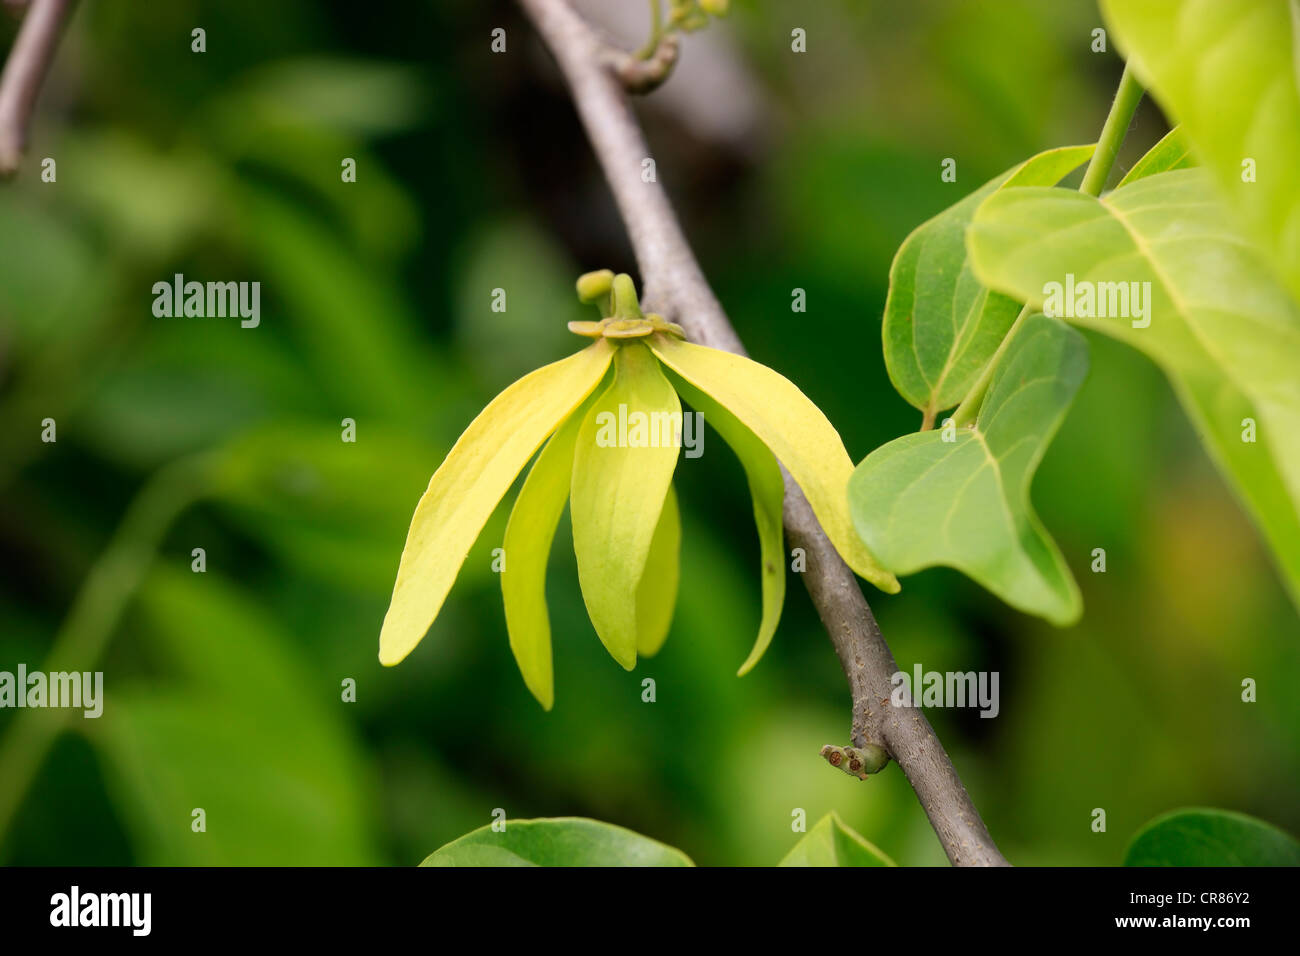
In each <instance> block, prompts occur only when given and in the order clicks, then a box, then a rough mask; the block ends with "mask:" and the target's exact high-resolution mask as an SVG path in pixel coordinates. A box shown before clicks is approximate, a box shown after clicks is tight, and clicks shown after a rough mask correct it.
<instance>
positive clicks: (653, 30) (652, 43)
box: [636, 0, 664, 60]
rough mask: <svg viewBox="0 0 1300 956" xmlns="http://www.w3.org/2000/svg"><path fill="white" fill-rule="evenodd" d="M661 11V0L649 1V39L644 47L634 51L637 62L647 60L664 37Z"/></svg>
mask: <svg viewBox="0 0 1300 956" xmlns="http://www.w3.org/2000/svg"><path fill="white" fill-rule="evenodd" d="M663 19H664V17H663V9H662V5H661V0H650V39H649V40H646V43H645V46H643V47H642V48H641V49H639V50H637V51H636V58H637V59H638V60H648V59H650V57H652V56H654V53H655V50H657V49H658V48H659V41H660V40H661V39H662V38H663V35H664V24H663Z"/></svg>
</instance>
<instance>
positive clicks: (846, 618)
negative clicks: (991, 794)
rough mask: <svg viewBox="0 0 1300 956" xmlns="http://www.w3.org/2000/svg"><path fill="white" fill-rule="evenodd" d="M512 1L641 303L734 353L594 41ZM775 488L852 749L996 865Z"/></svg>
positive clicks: (583, 30) (849, 576)
mask: <svg viewBox="0 0 1300 956" xmlns="http://www.w3.org/2000/svg"><path fill="white" fill-rule="evenodd" d="M520 3H521V5H522V6H523V8H524V10H525V12H526V13H527V14H528V16H529V18H530V19H531V20H532V21H533V23H534V25H535V26H536V27H537V30H538V32H539V33H541V35H542V38H543V39H544V40H545V41H546V44H547V46H548V47H550V49H551V52H552V54H553V55H554V56H555V59H556V61H557V62H558V63H559V66H560V70H561V72H562V73H563V74H564V77H565V79H566V81H567V82H568V85H569V88H570V91H571V92H572V95H573V100H574V104H575V105H576V107H577V110H578V115H579V117H580V118H581V119H582V123H583V126H584V127H585V129H586V131H587V136H588V138H589V139H590V140H591V144H592V147H593V148H594V149H595V152H596V156H597V158H598V159H599V161H600V165H601V168H602V169H603V170H604V173H605V178H606V179H607V180H608V182H609V186H610V189H611V190H612V192H613V194H614V200H615V202H616V203H617V205H618V209H619V212H620V214H621V215H622V218H623V222H624V224H625V225H626V228H627V231H628V234H629V237H630V238H631V241H632V248H633V250H634V252H635V254H636V259H637V265H638V267H639V268H640V271H641V277H642V280H643V282H644V286H645V296H644V300H645V305H646V308H647V309H648V310H651V311H656V312H659V313H661V314H663V315H664V316H665V317H667V318H668V319H669V320H670V321H675V322H677V323H679V324H680V325H681V326H683V328H685V329H686V332H687V334H688V336H689V337H690V338H691V340H692V341H695V342H698V343H700V344H702V345H708V346H711V347H713V348H717V349H725V350H727V351H730V352H735V353H737V354H740V355H744V354H745V350H744V347H743V346H742V345H741V342H740V338H739V337H738V336H737V335H736V331H735V329H733V328H732V326H731V323H730V322H729V321H728V319H727V316H726V313H725V312H724V311H723V309H722V306H721V305H720V304H719V303H718V300H717V297H716V296H714V294H713V290H712V289H711V288H710V287H709V283H708V281H707V280H706V279H705V278H704V274H703V272H702V271H701V270H700V266H699V263H698V262H696V260H695V255H694V253H692V251H691V248H690V246H689V244H688V243H687V241H686V237H685V236H684V235H683V234H682V230H681V226H680V225H679V224H678V221H677V217H676V215H675V214H674V213H673V210H672V206H671V205H670V204H669V202H668V197H667V195H666V193H665V192H664V190H663V187H662V186H661V185H659V184H658V183H657V182H654V181H652V182H646V181H644V179H643V178H642V161H643V160H645V159H648V158H650V151H649V149H648V148H647V147H646V143H645V138H644V136H643V135H642V132H641V128H640V126H639V125H638V123H637V121H636V118H635V117H634V115H633V112H632V107H631V104H630V103H629V101H628V98H627V95H626V93H625V92H624V90H623V88H622V84H621V83H620V82H619V81H618V80H617V79H616V78H615V76H614V75H613V74H612V73H611V72H610V70H609V69H608V68H607V67H606V66H605V65H603V64H604V56H605V53H604V51H605V49H606V47H605V44H604V43H603V41H602V40H601V39H600V37H599V36H597V34H596V33H595V31H594V30H592V28H591V27H590V26H589V25H588V24H587V23H586V21H584V20H583V19H582V18H581V17H580V16H579V15H578V14H577V13H575V12H574V11H573V9H572V8H571V7H570V6H569V5H568V3H567V2H565V0H520ZM785 487H786V496H785V527H786V534H787V537H788V539H789V542H790V543H791V545H793V546H794V547H798V548H803V549H804V551H805V553H806V555H807V559H808V565H807V570H806V571H805V572H804V575H803V578H804V582H805V584H806V585H807V587H808V593H809V594H810V595H811V596H812V600H813V603H814V604H815V605H816V607H817V613H818V614H819V615H820V617H821V620H822V623H823V624H824V625H825V627H826V630H827V633H828V634H829V635H830V638H831V642H832V643H833V644H834V646H835V651H836V653H837V654H838V655H839V659H840V664H841V665H842V666H843V668H844V673H845V675H846V676H847V677H848V681H849V688H850V690H851V692H852V696H853V723H852V741H853V744H854V745H855V746H858V747H864V746H867V745H869V744H875V745H878V746H883V747H884V748H885V749H886V750H887V751H888V752H889V753H890V755H891V756H892V757H893V758H894V760H896V761H897V762H898V764H899V766H900V767H902V768H903V772H904V773H905V774H906V775H907V779H908V780H909V781H910V782H911V784H912V789H913V790H914V791H916V796H917V799H918V800H919V801H920V803H921V806H922V807H923V808H924V809H925V812H926V815H927V816H928V817H929V818H930V823H931V825H932V826H933V827H934V830H935V833H936V834H937V835H938V837H939V841H940V843H942V844H943V848H944V851H945V852H946V853H947V854H948V859H950V860H951V861H952V862H953V864H955V865H958V866H981V865H983V866H1005V865H1007V863H1006V860H1005V859H1003V857H1002V854H1001V853H999V852H998V848H997V846H996V845H995V844H994V843H993V839H992V837H990V836H989V832H988V829H987V828H986V827H985V826H984V821H983V820H981V819H980V815H979V811H977V810H976V809H975V805H974V803H972V802H971V799H970V796H969V795H968V794H967V793H966V788H965V787H963V786H962V783H961V780H960V779H959V778H958V776H957V772H956V771H955V770H954V769H953V766H952V761H951V760H949V759H948V755H947V753H945V752H944V749H943V745H942V744H940V743H939V740H938V738H937V737H936V736H935V734H934V730H933V729H932V728H931V727H930V723H929V721H928V720H926V718H925V715H924V714H923V713H922V711H921V710H919V709H917V708H911V707H908V708H901V707H892V706H890V703H889V696H890V691H891V689H892V686H891V682H890V678H891V677H892V675H893V674H895V673H897V672H898V664H897V663H896V662H895V660H894V656H893V654H891V653H890V650H889V647H888V645H886V644H885V641H884V638H883V637H881V634H880V628H879V627H878V626H877V624H876V620H875V617H874V616H873V615H872V613H871V608H870V607H869V606H868V605H867V601H866V598H864V597H863V595H862V590H861V588H860V587H859V585H858V582H857V579H856V578H855V577H854V575H853V572H852V571H850V570H849V568H848V566H847V565H845V563H844V561H843V559H841V558H840V556H839V554H838V553H837V552H836V550H835V548H834V547H833V546H832V545H831V543H830V541H829V540H828V539H827V537H826V535H825V533H824V532H823V531H822V529H821V526H820V525H819V524H818V523H817V519H816V518H815V517H814V516H813V513H812V508H811V507H809V505H808V502H807V500H806V499H805V498H804V496H803V493H802V492H801V491H800V490H799V487H798V485H796V484H795V483H794V481H793V480H792V479H791V478H790V476H789V475H788V474H787V475H786V476H785Z"/></svg>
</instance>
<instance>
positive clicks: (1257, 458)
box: [969, 169, 1300, 603]
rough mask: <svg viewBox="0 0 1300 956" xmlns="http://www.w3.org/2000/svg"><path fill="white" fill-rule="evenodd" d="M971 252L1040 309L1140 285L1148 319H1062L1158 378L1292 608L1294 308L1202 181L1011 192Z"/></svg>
mask: <svg viewBox="0 0 1300 956" xmlns="http://www.w3.org/2000/svg"><path fill="white" fill-rule="evenodd" d="M969 243H970V249H971V257H972V262H973V263H974V265H975V269H976V271H977V273H978V274H979V275H980V277H981V278H982V279H983V280H984V281H986V282H987V283H988V284H989V285H990V286H992V287H994V288H996V289H999V290H1000V291H1003V292H1006V293H1008V294H1010V295H1015V296H1019V297H1022V298H1024V299H1025V300H1026V301H1028V302H1030V303H1031V304H1033V305H1034V306H1035V307H1039V308H1041V307H1043V306H1044V304H1045V303H1046V302H1047V301H1048V298H1049V293H1052V294H1053V295H1052V298H1057V297H1056V296H1055V295H1054V293H1055V292H1056V289H1055V288H1052V287H1050V286H1049V284H1050V283H1059V284H1062V285H1064V284H1065V283H1066V282H1067V279H1068V277H1070V276H1073V280H1072V281H1073V283H1074V286H1075V288H1076V289H1077V288H1080V287H1081V286H1080V284H1081V283H1088V284H1091V285H1090V286H1089V287H1096V288H1104V287H1102V286H1100V285H1097V284H1099V283H1111V284H1123V285H1126V286H1127V285H1128V284H1129V283H1133V282H1138V283H1149V284H1150V286H1149V288H1150V296H1149V301H1148V303H1147V317H1146V319H1134V318H1130V317H1129V316H1127V315H1122V316H1102V317H1088V316H1078V315H1073V316H1072V315H1070V314H1069V312H1070V310H1067V309H1065V308H1062V311H1065V312H1066V315H1065V318H1066V319H1067V320H1068V321H1071V322H1075V323H1077V324H1080V325H1084V326H1087V327H1089V328H1093V329H1096V330H1098V331H1100V332H1104V333H1106V334H1107V335H1111V336H1114V337H1115V338H1117V339H1119V340H1120V341H1123V342H1126V343H1128V344H1129V345H1131V346H1133V347H1134V348H1136V349H1138V350H1140V351H1142V352H1144V353H1146V354H1147V355H1148V356H1149V357H1150V358H1152V359H1153V360H1154V361H1155V362H1156V363H1157V364H1158V365H1160V366H1161V367H1162V368H1163V369H1164V371H1165V373H1166V374H1167V375H1168V376H1169V378H1170V380H1171V381H1172V383H1173V386H1174V390H1175V391H1176V392H1177V394H1178V396H1179V398H1180V399H1181V400H1182V403H1183V405H1184V407H1185V408H1186V409H1187V412H1188V415H1189V416H1190V417H1191V419H1192V422H1193V424H1194V425H1195V426H1196V430H1197V432H1198V433H1199V434H1200V435H1201V438H1202V440H1203V441H1204V442H1205V444H1206V446H1207V448H1208V449H1209V451H1210V453H1211V455H1212V457H1213V458H1214V459H1215V460H1216V462H1217V463H1218V464H1219V467H1220V468H1221V469H1222V470H1223V471H1224V472H1225V473H1226V475H1227V477H1228V479H1229V481H1230V482H1231V483H1233V484H1235V485H1236V487H1237V489H1238V491H1239V492H1240V494H1241V496H1242V497H1243V499H1244V500H1245V503H1246V505H1247V507H1248V509H1249V511H1250V512H1251V514H1252V515H1253V516H1254V518H1255V521H1256V523H1257V524H1258V525H1259V527H1260V528H1261V530H1262V531H1263V532H1264V535H1265V537H1266V538H1267V539H1268V541H1269V544H1270V545H1271V546H1272V548H1273V551H1274V553H1275V554H1276V556H1277V559H1278V562H1279V564H1280V565H1281V568H1282V571H1283V578H1284V581H1285V582H1286V584H1287V586H1288V588H1289V589H1290V590H1291V593H1292V596H1293V598H1295V600H1296V601H1297V603H1300V442H1297V441H1296V440H1295V436H1296V435H1297V434H1300V307H1297V305H1296V303H1295V302H1293V301H1292V300H1291V299H1290V298H1288V296H1287V294H1286V293H1285V291H1284V290H1283V289H1282V287H1281V286H1280V285H1279V284H1278V283H1277V282H1276V280H1274V279H1273V277H1272V275H1271V273H1270V271H1269V269H1268V267H1267V265H1266V264H1265V263H1264V262H1263V260H1262V259H1261V258H1260V257H1259V255H1258V254H1257V253H1256V252H1255V250H1254V248H1253V247H1252V246H1251V245H1250V244H1249V243H1247V242H1245V241H1243V240H1242V239H1241V238H1240V236H1239V235H1237V233H1236V232H1234V231H1233V230H1232V228H1231V227H1230V226H1229V224H1228V222H1227V214H1226V211H1225V210H1224V209H1223V208H1222V206H1221V205H1220V204H1219V203H1218V202H1217V201H1216V200H1215V197H1214V195H1213V192H1212V189H1211V186H1210V182H1209V179H1208V174H1207V173H1206V172H1205V171H1204V170H1201V169H1182V170H1175V171H1172V172H1166V173H1158V174H1156V175H1153V176H1148V177H1147V178H1145V179H1141V180H1139V181H1137V182H1135V183H1131V184H1130V185H1127V186H1125V187H1124V188H1123V189H1116V190H1114V191H1113V192H1111V193H1109V194H1108V195H1107V196H1106V197H1105V198H1103V199H1094V198H1093V197H1091V196H1085V195H1082V194H1081V193H1077V192H1073V191H1068V190H1064V189H1038V188H1026V189H1016V190H1009V191H1007V192H1003V193H999V194H997V195H994V196H992V197H991V198H990V199H989V200H988V201H986V202H985V203H984V205H982V206H981V207H980V209H979V211H978V213H977V214H976V217H975V223H974V225H973V226H972V227H971V230H970V233H969ZM1111 288H1112V289H1118V288H1121V286H1120V285H1112V286H1111ZM1132 288H1133V287H1132V286H1128V289H1129V291H1130V292H1131V290H1132ZM1141 288H1142V287H1141V286H1139V287H1138V289H1139V291H1140V290H1141ZM1060 298H1061V299H1062V300H1063V301H1062V302H1061V303H1060V305H1062V306H1063V307H1064V306H1066V305H1072V304H1073V303H1071V302H1068V301H1064V300H1065V299H1066V298H1067V297H1066V296H1065V295H1064V292H1063V294H1062V296H1060ZM1107 299H1108V300H1109V296H1107ZM1049 304H1052V305H1053V306H1055V303H1049ZM1075 311H1077V310H1075ZM1106 311H1123V310H1122V309H1118V310H1111V309H1110V307H1109V301H1108V308H1107V310H1106ZM1128 311H1130V312H1132V311H1133V310H1132V309H1131V308H1130V309H1129V310H1128ZM1246 419H1250V420H1251V421H1253V422H1255V425H1256V427H1255V429H1254V431H1255V441H1253V442H1250V441H1244V440H1243V430H1244V429H1245V428H1246V427H1247V422H1246Z"/></svg>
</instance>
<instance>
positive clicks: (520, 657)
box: [501, 399, 592, 710]
mask: <svg viewBox="0 0 1300 956" xmlns="http://www.w3.org/2000/svg"><path fill="white" fill-rule="evenodd" d="M591 402H592V399H588V401H587V403H586V404H584V405H583V406H582V407H581V408H579V409H578V410H577V411H575V412H574V413H573V414H571V415H570V416H569V417H568V418H567V419H566V420H565V422H564V424H563V425H561V426H560V427H559V428H558V429H556V432H555V434H554V435H552V436H551V439H550V441H548V442H547V443H546V447H545V448H543V449H542V453H541V454H540V455H538V456H537V461H535V462H533V467H532V469H531V470H530V471H529V472H528V478H527V479H526V480H525V481H524V486H523V488H521V489H520V490H519V497H518V498H516V499H515V505H514V508H512V509H511V511H510V520H509V522H507V524H506V535H505V540H504V542H503V543H502V550H503V552H504V555H505V567H504V568H503V569H502V571H501V597H502V599H503V600H504V602H505V609H506V631H507V632H508V633H509V635H510V650H511V651H512V652H513V653H514V655H515V662H516V663H517V664H518V665H519V672H520V673H521V674H522V675H523V678H524V683H525V684H526V685H527V686H528V689H529V690H530V691H531V692H532V694H533V696H534V697H536V698H537V700H538V702H539V703H540V704H541V705H542V707H543V708H544V709H546V710H550V709H551V706H552V705H553V704H554V703H555V677H554V671H553V669H552V666H551V621H550V617H549V615H548V613H547V609H546V565H547V562H548V560H549V558H550V554H551V542H552V541H554V539H555V529H556V527H557V526H558V525H559V523H560V516H561V515H562V514H564V506H565V505H566V504H568V503H569V479H570V478H571V477H572V476H573V448H574V445H575V443H576V442H577V439H578V430H579V429H580V428H581V427H582V421H583V418H584V417H585V415H586V410H587V407H588V406H589V405H590V404H591Z"/></svg>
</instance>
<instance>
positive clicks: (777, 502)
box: [668, 370, 785, 677]
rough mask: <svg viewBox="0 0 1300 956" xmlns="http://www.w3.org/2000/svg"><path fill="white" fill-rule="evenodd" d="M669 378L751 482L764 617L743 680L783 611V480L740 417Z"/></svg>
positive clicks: (743, 668)
mask: <svg viewBox="0 0 1300 956" xmlns="http://www.w3.org/2000/svg"><path fill="white" fill-rule="evenodd" d="M668 380H669V381H670V382H672V383H673V385H674V386H676V388H677V392H678V394H679V395H681V397H682V398H684V399H686V401H688V402H689V403H690V404H691V406H692V407H693V408H694V409H695V410H696V411H697V412H700V413H701V414H703V415H704V420H705V421H706V422H708V423H709V424H710V425H711V426H712V427H713V429H714V431H716V432H717V433H718V434H719V435H721V436H722V440H723V441H725V442H726V443H727V445H728V446H729V447H730V448H731V450H732V451H733V452H735V454H736V457H737V458H739V459H740V464H741V465H742V466H743V467H744V469H745V477H746V478H747V479H748V480H749V494H750V497H751V498H752V499H753V502H754V523H755V524H756V525H757V526H758V548H759V556H760V567H761V569H762V578H761V580H762V582H763V616H762V618H761V619H760V621H759V624H758V637H757V638H756V639H755V640H754V649H753V650H751V651H750V652H749V657H748V658H746V660H745V663H743V664H741V665H740V670H739V671H737V674H738V675H740V676H742V677H743V676H744V675H745V674H748V673H749V672H750V671H751V670H753V668H754V665H755V664H757V663H758V662H759V659H760V658H762V656H763V652H764V651H766V650H767V646H768V645H769V644H771V643H772V635H773V634H775V633H776V626H777V624H778V623H779V622H780V620H781V609H782V607H783V606H784V605H785V555H784V552H783V549H782V546H783V544H784V541H785V536H784V530H783V528H782V524H781V505H782V502H783V500H784V499H785V482H784V481H783V480H782V478H781V469H780V467H778V465H777V463H776V457H775V456H774V455H773V454H772V452H771V451H770V450H769V449H768V447H767V446H766V445H764V444H763V442H762V441H761V440H760V439H759V437H758V436H757V435H755V434H754V433H753V432H752V431H750V430H749V429H748V428H746V427H745V426H744V424H743V423H742V422H741V421H740V419H738V418H736V416H735V415H733V414H731V412H729V411H727V409H726V408H724V407H723V406H722V405H720V404H719V403H718V402H716V401H714V400H713V398H711V397H710V396H709V395H708V394H706V393H705V392H703V391H701V390H700V389H698V388H696V387H695V386H694V385H692V384H691V383H690V382H688V381H686V380H685V379H684V378H682V377H681V376H680V375H678V374H677V373H676V372H673V371H671V370H669V371H668Z"/></svg>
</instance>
